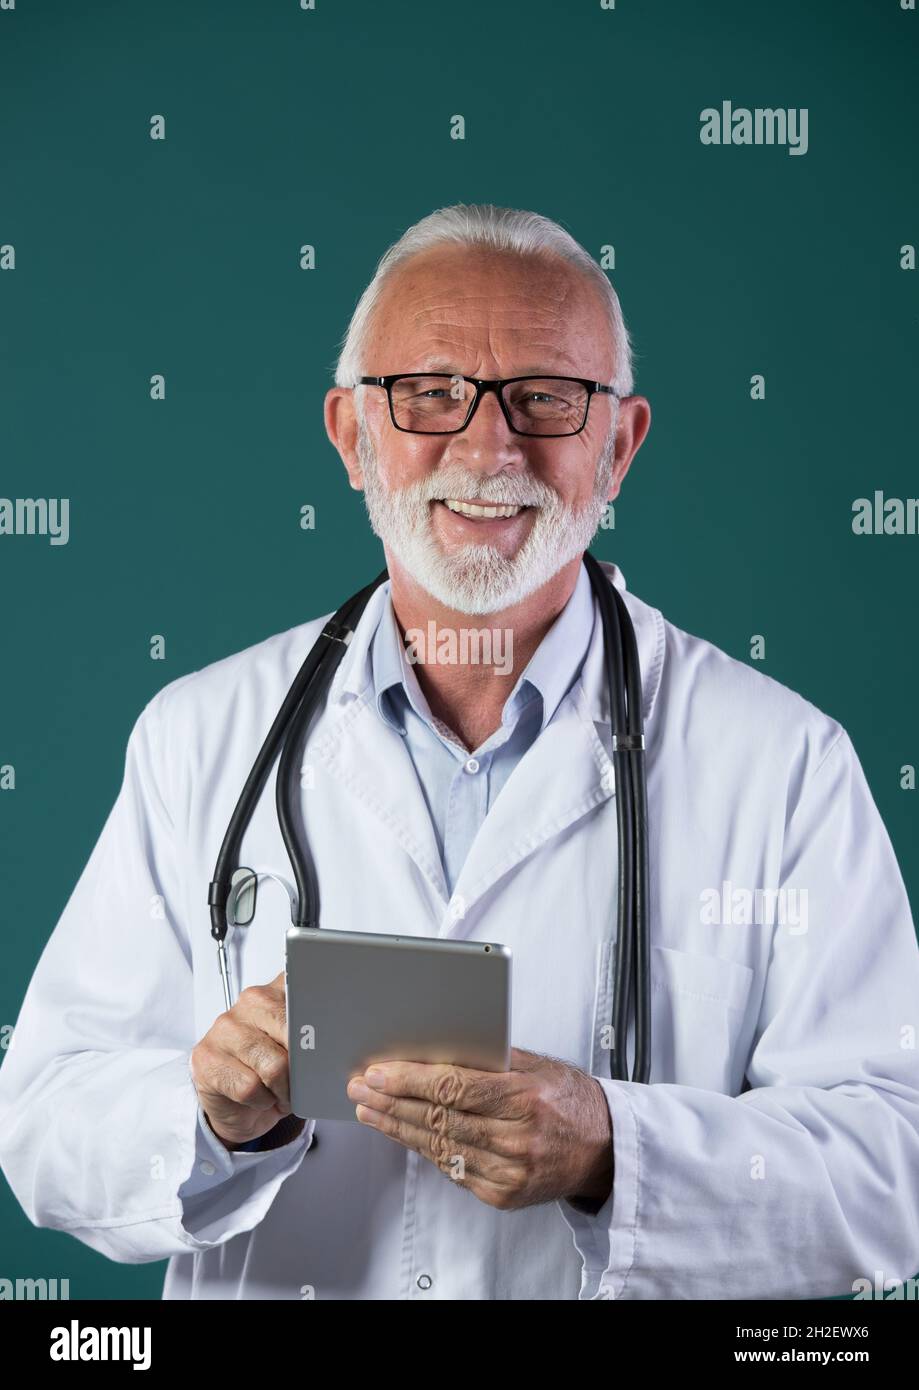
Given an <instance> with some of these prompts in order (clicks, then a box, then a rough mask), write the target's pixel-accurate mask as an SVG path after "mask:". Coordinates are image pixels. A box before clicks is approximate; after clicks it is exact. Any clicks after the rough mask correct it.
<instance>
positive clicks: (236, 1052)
mask: <svg viewBox="0 0 919 1390" xmlns="http://www.w3.org/2000/svg"><path fill="white" fill-rule="evenodd" d="M190 1070H191V1076H192V1081H193V1082H194V1084H195V1090H196V1091H197V1092H198V1100H199V1101H200V1103H201V1108H202V1110H203V1111H204V1113H205V1115H206V1116H207V1120H208V1123H209V1124H210V1127H211V1129H212V1130H213V1131H214V1133H215V1134H216V1135H217V1137H218V1138H219V1139H221V1140H222V1141H223V1143H224V1144H225V1145H226V1147H227V1148H228V1149H236V1148H238V1147H239V1146H240V1145H241V1144H247V1143H248V1142H249V1141H250V1140H251V1139H259V1138H261V1136H262V1135H263V1134H267V1133H268V1131H269V1130H270V1129H274V1127H275V1125H276V1124H277V1123H278V1121H279V1120H282V1119H284V1117H285V1116H287V1115H290V1114H291V1107H290V1059H289V1057H288V1053H287V1005H286V1001H285V994H284V971H283V970H282V971H281V973H280V974H279V975H277V976H276V977H275V978H274V979H273V980H272V981H271V984H269V985H250V986H249V988H248V989H244V990H243V992H242V994H241V995H240V996H239V998H238V1000H237V1001H236V1003H235V1004H234V1005H233V1007H232V1009H229V1010H228V1011H227V1012H226V1013H223V1014H221V1015H220V1017H219V1018H218V1019H216V1020H215V1022H214V1023H213V1024H212V1025H211V1028H210V1029H209V1031H208V1032H207V1033H206V1034H205V1035H204V1037H203V1038H202V1039H201V1041H200V1042H199V1043H198V1045H197V1046H196V1047H195V1048H194V1049H193V1051H192V1054H191V1058H190ZM304 1123H305V1121H301V1124H300V1128H301V1129H302V1128H303V1124H304ZM290 1137H291V1138H293V1137H295V1136H294V1135H291V1136H290Z"/></svg>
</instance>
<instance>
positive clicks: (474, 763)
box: [466, 758, 479, 772]
mask: <svg viewBox="0 0 919 1390" xmlns="http://www.w3.org/2000/svg"><path fill="white" fill-rule="evenodd" d="M478 770H479V760H478V758H467V759H466V771H467V772H478Z"/></svg>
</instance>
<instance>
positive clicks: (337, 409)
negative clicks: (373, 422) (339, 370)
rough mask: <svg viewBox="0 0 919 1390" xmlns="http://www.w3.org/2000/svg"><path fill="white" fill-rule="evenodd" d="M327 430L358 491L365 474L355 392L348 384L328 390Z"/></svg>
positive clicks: (351, 481) (325, 408)
mask: <svg viewBox="0 0 919 1390" xmlns="http://www.w3.org/2000/svg"><path fill="white" fill-rule="evenodd" d="M323 415H324V419H325V430H326V434H327V435H328V436H329V439H330V440H331V442H332V443H333V444H334V446H335V448H336V449H337V450H338V452H339V454H340V456H341V461H342V463H343V464H344V465H345V469H346V471H347V474H348V481H349V483H350V484H351V486H352V487H353V488H355V489H357V490H358V491H359V490H360V489H362V488H363V486H364V475H363V471H362V469H361V465H360V462H359V460H358V455H357V410H356V409H355V404H354V392H353V391H352V390H350V389H349V388H348V387H346V386H333V387H332V389H331V391H327V392H326V398H325V405H324V408H323Z"/></svg>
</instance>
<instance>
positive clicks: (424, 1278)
mask: <svg viewBox="0 0 919 1390" xmlns="http://www.w3.org/2000/svg"><path fill="white" fill-rule="evenodd" d="M415 1283H416V1284H417V1285H418V1287H419V1289H429V1288H430V1287H431V1285H432V1284H433V1283H434V1280H433V1279H432V1278H431V1276H430V1274H419V1275H418V1278H417V1279H416V1280H415Z"/></svg>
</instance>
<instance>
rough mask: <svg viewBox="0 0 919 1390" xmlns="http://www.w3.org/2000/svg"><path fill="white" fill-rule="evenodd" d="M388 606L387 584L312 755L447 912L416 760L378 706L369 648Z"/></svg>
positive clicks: (359, 636)
mask: <svg viewBox="0 0 919 1390" xmlns="http://www.w3.org/2000/svg"><path fill="white" fill-rule="evenodd" d="M389 601H390V599H389V582H388V581H387V582H386V583H384V584H381V585H380V587H379V588H378V589H376V590H375V592H374V593H373V594H372V595H371V597H370V600H369V602H368V604H367V607H366V608H365V610H364V612H363V614H362V616H361V619H360V622H359V623H358V625H357V628H356V629H355V632H354V635H353V637H352V638H351V641H350V643H349V646H348V651H347V653H346V655H345V656H344V658H343V659H342V662H341V664H340V666H339V668H338V670H337V671H336V673H335V677H334V679H333V681H332V685H331V688H330V690H329V695H328V699H327V701H326V709H325V712H324V714H323V718H322V720H321V722H320V724H319V725H317V728H316V730H315V735H314V739H312V740H311V741H310V754H311V756H314V757H315V758H316V759H317V761H318V762H319V763H320V764H321V765H322V766H323V767H324V768H325V769H326V771H327V772H329V773H330V774H331V775H332V776H333V777H334V778H335V779H336V780H337V781H338V782H339V783H340V784H341V785H342V786H344V787H345V788H346V789H347V790H348V791H349V792H350V793H352V794H353V795H354V796H355V797H357V799H358V800H359V801H360V802H361V804H362V805H363V806H364V807H365V808H366V809H367V810H368V811H370V812H371V814H372V815H374V816H375V817H376V818H377V820H378V821H379V822H380V825H381V827H382V829H383V831H384V832H385V833H386V834H388V835H391V836H392V837H393V838H394V839H395V841H396V842H397V843H398V844H399V845H400V846H401V847H402V849H404V850H405V852H406V854H408V855H409V856H410V857H411V859H412V860H413V861H414V863H415V864H416V865H417V867H418V870H419V872H420V873H421V874H422V875H423V877H424V878H425V880H426V881H427V883H428V884H429V885H430V887H431V889H432V891H433V892H434V893H435V894H436V895H437V897H438V898H439V899H440V900H441V902H442V903H443V904H444V905H446V902H447V885H446V880H445V878H444V871H443V865H442V863H441V858H440V850H439V848H438V844H437V839H436V836H435V833H434V827H433V825H432V824H431V817H430V814H429V812H428V808H427V804H426V802H425V799H424V794H423V792H422V790H421V787H420V786H419V784H418V777H417V774H416V772H415V769H414V766H413V765H412V760H411V758H410V756H409V753H408V750H407V748H406V747H405V743H404V741H403V739H402V737H401V736H400V735H399V734H398V733H397V732H396V730H395V729H393V728H391V727H390V725H388V724H387V723H385V722H384V721H383V720H382V719H381V718H380V716H379V714H378V713H377V710H376V707H375V704H374V698H373V683H372V678H371V669H370V644H371V641H372V639H373V634H374V632H375V631H376V628H377V625H378V623H379V620H380V617H381V615H382V613H383V611H384V607H385V605H386V604H387V603H389Z"/></svg>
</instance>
